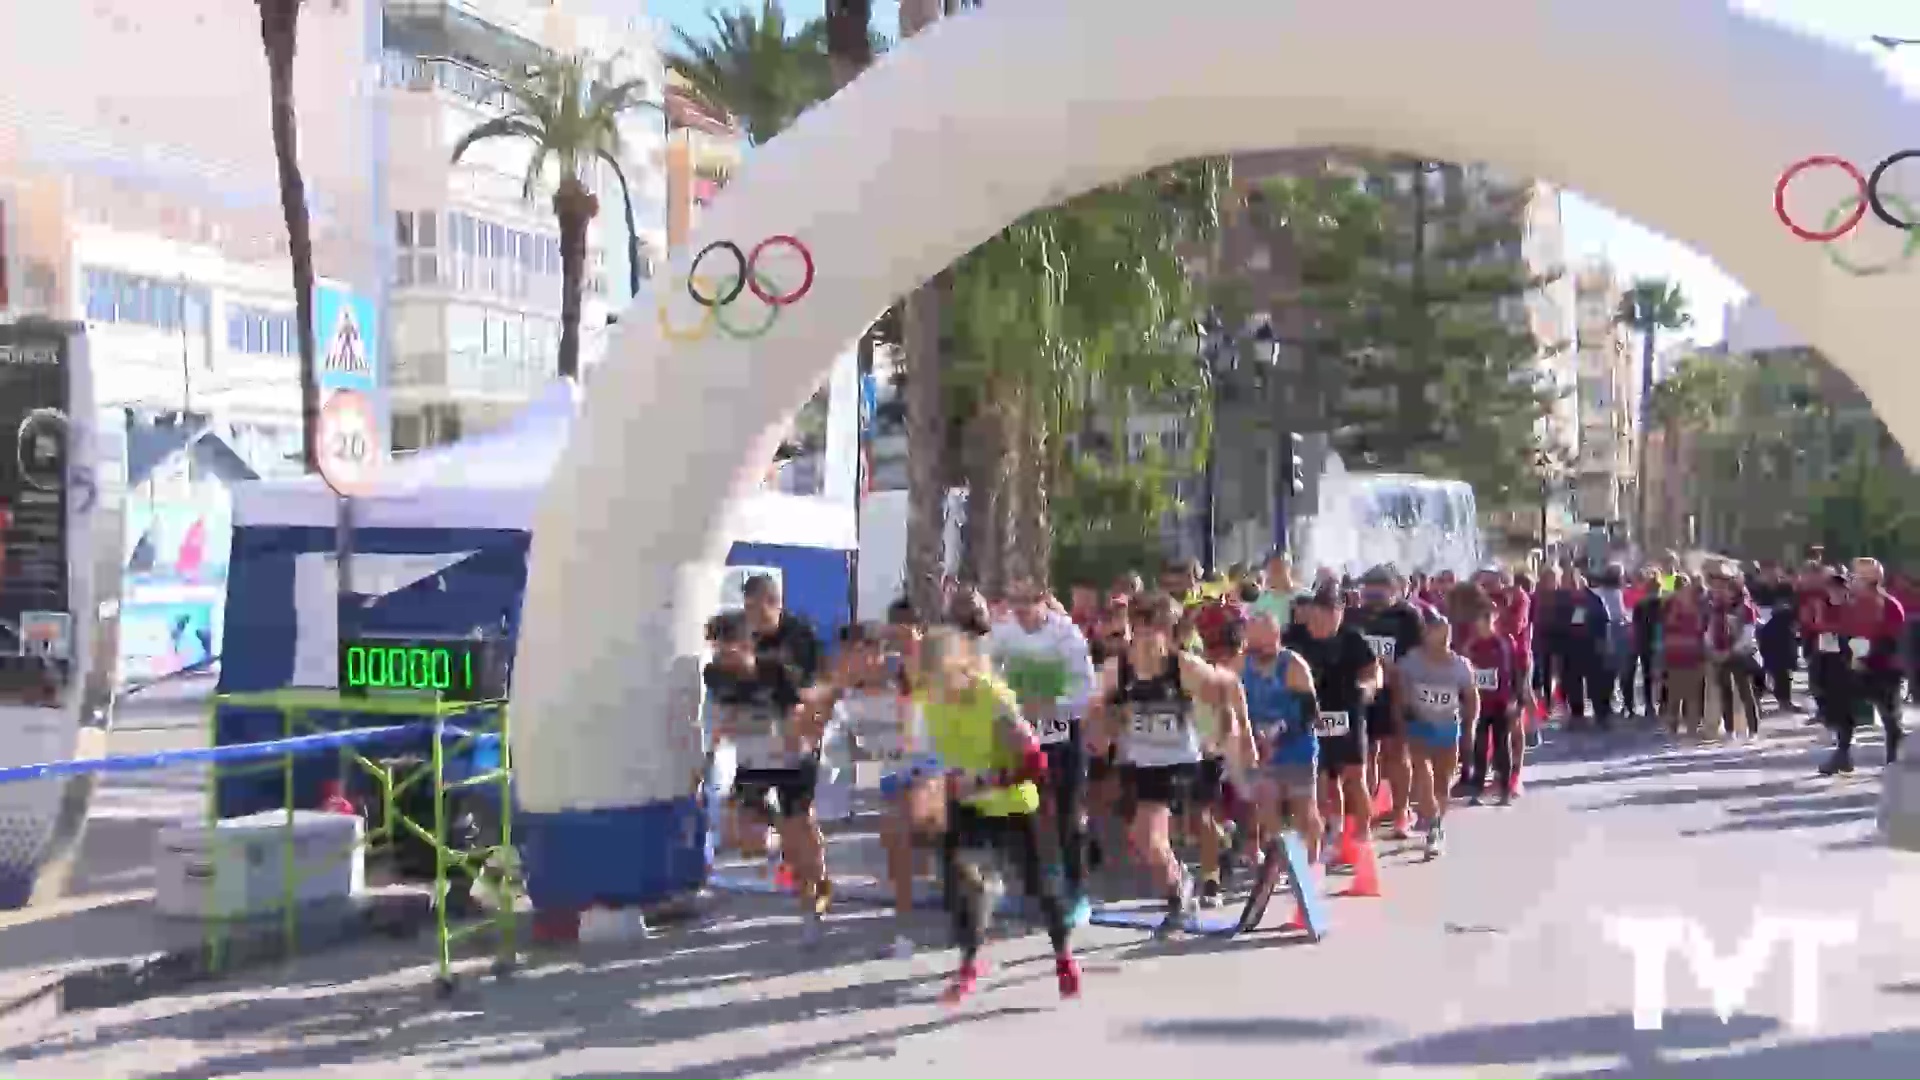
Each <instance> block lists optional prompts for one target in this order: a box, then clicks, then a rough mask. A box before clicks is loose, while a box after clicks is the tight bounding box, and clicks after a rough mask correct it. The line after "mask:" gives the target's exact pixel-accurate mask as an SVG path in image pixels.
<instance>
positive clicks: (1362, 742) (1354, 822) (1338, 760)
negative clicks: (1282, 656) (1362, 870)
mask: <svg viewBox="0 0 1920 1080" xmlns="http://www.w3.org/2000/svg"><path fill="white" fill-rule="evenodd" d="M1294 610H1295V611H1296V612H1300V613H1303V614H1304V617H1305V624H1304V626H1301V627H1299V628H1297V629H1296V631H1295V633H1294V635H1293V636H1292V637H1290V638H1287V639H1286V644H1287V645H1288V647H1289V648H1291V649H1292V650H1293V651H1294V652H1295V653H1298V654H1299V656H1300V658H1301V659H1303V660H1305V661H1306V662H1307V668H1308V669H1309V670H1310V671H1312V672H1313V688H1314V697H1315V699H1316V700H1317V701H1318V702H1319V703H1320V707H1319V711H1318V714H1317V717H1316V722H1315V726H1314V733H1315V734H1316V735H1318V736H1319V746H1318V751H1319V756H1320V776H1321V778H1322V779H1324V780H1325V781H1326V783H1325V784H1324V785H1323V786H1322V787H1321V790H1320V807H1321V816H1322V818H1323V819H1324V820H1325V822H1326V825H1327V827H1328V828H1332V827H1333V826H1334V825H1335V824H1336V823H1341V824H1344V826H1345V828H1347V829H1348V830H1349V831H1350V833H1351V835H1354V836H1358V837H1364V836H1366V835H1367V831H1368V829H1369V828H1370V827H1371V817H1372V806H1373V799H1372V797H1371V793H1370V792H1369V791H1368V790H1367V781H1366V766H1367V729H1366V725H1365V724H1364V723H1363V722H1362V720H1361V710H1362V709H1364V708H1366V707H1367V705H1368V704H1370V703H1371V702H1372V701H1373V700H1374V698H1375V696H1376V695H1377V694H1378V693H1379V691H1380V687H1381V684H1382V682H1383V676H1382V674H1381V672H1382V668H1381V665H1380V660H1379V658H1378V657H1377V656H1375V655H1374V653H1373V647H1372V646H1370V645H1368V644H1367V639H1366V638H1364V637H1362V636H1361V634H1360V631H1358V630H1356V629H1354V628H1353V627H1351V626H1346V625H1343V624H1342V620H1343V619H1344V617H1345V615H1344V610H1345V608H1344V604H1343V602H1342V601H1341V598H1340V594H1339V593H1338V592H1336V591H1332V590H1321V591H1318V592H1315V593H1313V594H1311V595H1309V596H1305V597H1302V598H1301V599H1300V600H1299V601H1298V602H1296V603H1295V604H1294Z"/></svg>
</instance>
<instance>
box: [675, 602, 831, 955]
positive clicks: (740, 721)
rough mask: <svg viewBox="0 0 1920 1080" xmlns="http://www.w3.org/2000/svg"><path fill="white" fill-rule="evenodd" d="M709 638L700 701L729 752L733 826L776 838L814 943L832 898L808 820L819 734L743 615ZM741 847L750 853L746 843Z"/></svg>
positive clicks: (728, 618)
mask: <svg viewBox="0 0 1920 1080" xmlns="http://www.w3.org/2000/svg"><path fill="white" fill-rule="evenodd" d="M713 639H714V659H713V660H712V662H710V663H709V664H708V665H707V667H706V670H705V672H704V676H705V679H706V684H707V695H708V697H707V701H708V704H709V706H710V707H711V708H712V709H713V710H714V725H713V728H714V737H715V740H716V741H717V742H724V743H728V744H730V745H731V746H732V747H733V752H734V774H733V802H734V805H735V806H736V807H737V808H738V812H739V814H740V815H741V818H742V819H743V820H742V821H741V824H743V825H746V826H748V827H750V828H754V829H757V831H758V835H759V836H761V837H762V838H764V836H765V834H766V830H767V828H768V826H772V827H773V829H774V830H775V832H776V833H778V835H779V838H780V850H781V851H782V852H783V853H784V855H785V858H786V865H787V866H788V867H789V868H790V869H791V871H792V873H793V875H794V878H795V887H796V892H797V893H798V894H799V897H800V907H801V913H802V916H803V918H804V919H805V924H806V930H807V935H808V938H809V940H811V939H814V938H817V936H818V935H819V931H820V918H821V916H823V915H825V914H826V911H827V906H828V905H829V904H830V903H831V902H832V900H833V887H832V884H831V883H830V882H829V881H828V879H827V875H826V865H825V850H826V845H825V843H824V842H823V840H822V837H821V835H820V826H819V824H818V823H817V822H816V821H815V820H814V816H813V792H814V784H815V782H816V780H817V777H818V774H819V759H818V756H817V755H818V748H819V743H820V739H821V737H822V735H823V734H824V732H823V731H822V730H821V729H820V727H819V726H818V725H817V724H815V723H811V722H809V710H805V709H802V708H801V707H800V706H801V697H800V694H801V691H800V688H799V687H798V686H796V685H794V679H793V672H792V669H791V668H790V667H789V666H788V665H786V664H781V663H772V662H769V661H768V660H767V659H766V658H765V657H763V656H761V655H757V654H756V652H755V649H754V635H753V630H752V628H751V626H750V625H749V624H748V622H747V620H746V619H745V618H742V617H741V616H739V615H738V614H733V615H724V616H721V617H720V619H718V620H717V621H716V624H715V626H714V629H713ZM749 835H751V834H749ZM762 843H763V844H764V839H763V840H762ZM741 847H742V849H743V850H744V851H745V852H746V853H748V854H753V852H752V851H751V849H750V845H746V844H742V845H741ZM768 854H769V856H770V857H771V854H772V853H771V852H769V853H768Z"/></svg>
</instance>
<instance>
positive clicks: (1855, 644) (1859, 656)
mask: <svg viewBox="0 0 1920 1080" xmlns="http://www.w3.org/2000/svg"><path fill="white" fill-rule="evenodd" d="M1847 647H1848V648H1849V649H1851V650H1853V657H1854V659H1856V660H1865V659H1866V658H1867V654H1868V653H1870V652H1872V651H1873V642H1871V641H1868V640H1867V639H1866V638H1863V637H1857V638H1854V639H1853V640H1852V641H1849V642H1847Z"/></svg>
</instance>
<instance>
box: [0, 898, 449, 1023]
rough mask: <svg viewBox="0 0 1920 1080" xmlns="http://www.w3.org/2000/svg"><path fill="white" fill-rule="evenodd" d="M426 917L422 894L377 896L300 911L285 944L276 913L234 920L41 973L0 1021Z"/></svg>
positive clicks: (91, 1004) (226, 970)
mask: <svg viewBox="0 0 1920 1080" xmlns="http://www.w3.org/2000/svg"><path fill="white" fill-rule="evenodd" d="M432 923H433V906H432V904H431V902H430V900H429V898H428V897H426V896H378V897H371V898H367V899H364V900H354V901H349V902H347V903H344V904H330V905H325V906H323V907H321V908H318V909H312V910H308V911H304V912H302V913H301V918H300V922H299V926H298V929H297V931H296V936H295V939H294V941H293V942H292V947H291V948H289V947H288V943H287V942H286V941H285V940H284V938H285V935H284V928H283V927H282V926H281V924H280V920H279V919H278V918H277V917H272V916H270V917H268V918H267V919H266V920H251V921H248V922H245V923H236V924H234V925H233V926H232V927H231V928H230V929H229V931H228V934H227V937H226V940H225V941H224V942H223V943H221V945H220V946H219V947H217V948H216V946H215V945H214V943H212V942H210V941H206V940H202V941H198V942H196V943H194V944H192V945H183V946H179V947H176V948H172V949H166V950H163V951H160V952H155V953H151V954H148V955H147V956H144V957H138V958H135V959H132V960H116V961H105V962H96V963H92V964H89V965H86V966H81V967H75V968H70V969H68V970H66V971H62V972H58V973H55V974H51V975H49V976H46V977H45V978H44V979H43V980H42V981H41V982H40V983H39V985H38V986H36V987H35V988H34V989H32V990H29V991H27V992H25V993H17V994H14V995H10V996H9V997H7V998H6V999H4V1000H0V1021H5V1020H7V1019H9V1018H12V1017H14V1016H15V1014H18V1013H21V1012H23V1011H25V1010H27V1009H29V1008H31V1007H32V1006H33V1005H35V1004H36V1003H39V1004H42V1005H43V1006H45V1005H51V1012H52V1013H53V1014H54V1015H59V1014H63V1013H70V1012H81V1011H85V1010H89V1009H107V1008H113V1007H115V1006H119V1005H128V1004H132V1003H134V1002H136V1001H143V1000H145V999H147V998H151V997H158V996H161V995H164V994H172V993H178V992H180V991H182V990H185V989H188V988H189V987H192V986H196V985H199V984H202V983H208V982H212V981H214V980H217V979H221V978H225V977H228V976H232V975H238V974H242V973H244V972H247V971H250V970H256V969H258V968H261V967H266V966H268V965H271V964H274V963H278V962H282V961H287V960H293V959H295V958H297V957H301V956H310V955H314V954H317V953H321V952H326V951H329V950H334V949H340V948H344V947H347V946H349V945H356V944H359V943H361V942H363V941H368V940H372V939H374V938H379V937H386V938H409V937H413V936H415V935H417V934H419V933H421V932H422V931H424V930H426V929H427V928H428V927H430V926H431V925H432Z"/></svg>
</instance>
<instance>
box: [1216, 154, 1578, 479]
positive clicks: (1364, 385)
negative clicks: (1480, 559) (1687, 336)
mask: <svg viewBox="0 0 1920 1080" xmlns="http://www.w3.org/2000/svg"><path fill="white" fill-rule="evenodd" d="M1435 175H1440V176H1445V177H1451V176H1457V175H1459V170H1458V168H1457V167H1455V166H1434V165H1432V164H1430V163H1426V162H1381V163H1377V165H1376V166H1375V168H1374V170H1373V171H1372V172H1371V173H1370V174H1369V178H1368V179H1367V180H1366V181H1356V180H1355V179H1353V178H1352V177H1350V176H1341V175H1334V174H1324V175H1314V176H1304V177H1285V178H1281V179H1278V180H1275V181H1271V182H1269V183H1267V184H1265V185H1263V186H1262V187H1261V188H1260V189H1259V191H1258V192H1257V196H1256V197H1255V198H1254V199H1252V200H1251V203H1250V206H1249V212H1250V213H1252V214H1253V215H1254V216H1255V224H1256V227H1258V228H1261V229H1262V230H1263V231H1266V232H1268V233H1270V234H1272V235H1273V236H1274V237H1275V239H1276V240H1278V241H1281V242H1283V243H1284V244H1285V246H1286V248H1287V250H1288V252H1289V253H1290V255H1291V257H1292V258H1293V259H1294V260H1295V264H1296V273H1295V280H1294V282H1293V286H1292V291H1291V292H1290V293H1288V294H1285V295H1280V296H1274V297H1268V298H1265V300H1266V303H1265V304H1264V306H1265V308H1266V309H1267V310H1268V311H1270V312H1273V313H1274V314H1275V316H1276V320H1277V321H1278V322H1281V323H1283V324H1284V325H1286V326H1287V327H1288V330H1287V331H1286V336H1287V337H1288V339H1289V341H1288V346H1289V347H1291V348H1297V349H1299V350H1300V351H1301V352H1302V353H1303V354H1304V356H1305V358H1306V364H1305V365H1304V372H1303V377H1302V379H1301V380H1300V385H1298V386H1294V387H1289V390H1291V392H1292V393H1293V400H1294V406H1295V407H1294V408H1293V409H1292V410H1290V413H1291V414H1292V415H1294V416H1296V417H1299V419H1300V423H1302V424H1303V425H1305V426H1319V427H1324V428H1325V429H1327V430H1329V431H1330V432H1332V434H1333V437H1334V445H1335V448H1336V449H1338V450H1339V451H1340V452H1341V453H1342V454H1343V455H1345V456H1347V457H1348V458H1349V459H1350V460H1355V461H1358V462H1361V463H1364V464H1365V466H1366V467H1368V468H1377V469H1388V470H1405V471H1413V472H1422V473H1428V474H1432V475H1436V476H1447V477H1457V478H1460V479H1464V480H1466V481H1468V482H1470V483H1472V484H1473V486H1474V488H1475V489H1476V491H1477V492H1478V493H1479V494H1480V500H1481V504H1482V506H1483V507H1487V508H1492V507H1493V506H1495V505H1497V504H1499V503H1500V502H1501V501H1502V500H1503V499H1506V500H1508V501H1512V502H1515V503H1519V502H1524V501H1530V500H1531V498H1532V496H1531V494H1530V493H1531V492H1532V491H1533V489H1534V480H1535V477H1534V475H1533V470H1532V465H1531V458H1530V448H1531V447H1532V445H1533V441H1534V429H1535V425H1536V424H1537V423H1538V422H1539V420H1540V419H1541V418H1542V417H1544V416H1545V415H1546V410H1547V407H1548V405H1549V404H1550V401H1551V398H1550V397H1549V396H1548V394H1547V393H1546V392H1545V391H1544V390H1543V388H1542V386H1541V384H1540V382H1539V377H1538V360H1539V357H1540V351H1541V345H1540V343H1539V342H1538V341H1537V340H1536V339H1535V337H1534V335H1533V333H1532V331H1531V329H1530V328H1529V327H1528V326H1527V325H1526V324H1525V322H1524V320H1519V319H1516V318H1514V317H1513V316H1512V313H1511V310H1510V309H1511V308H1512V307H1513V305H1515V304H1517V303H1519V302H1522V301H1523V300H1524V299H1525V297H1526V296H1527V295H1528V294H1529V293H1530V292H1531V291H1533V290H1535V289H1538V288H1540V287H1541V286H1543V285H1545V284H1546V283H1547V280H1546V279H1544V278H1541V277H1539V276H1537V275H1534V274H1533V273H1532V272H1531V271H1530V270H1529V269H1528V267H1527V266H1526V264H1525V262H1524V260H1523V259H1522V257H1521V253H1520V240H1521V223H1520V222H1521V215H1522V212H1523V210H1524V208H1525V205H1526V200H1527V198H1528V192H1527V191H1526V190H1525V189H1524V188H1519V187H1515V186H1511V185H1501V184H1495V183H1492V182H1487V181H1475V182H1474V183H1472V184H1464V183H1456V184H1453V185H1450V187H1451V189H1452V190H1450V191H1442V190H1435V181H1434V179H1433V177H1434V176H1435ZM1396 176H1398V177H1401V178H1404V179H1405V180H1406V181H1407V183H1406V184H1405V185H1404V187H1405V190H1404V192H1403V191H1401V190H1400V185H1396V184H1395V183H1394V182H1393V178H1394V177H1396Z"/></svg>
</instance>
